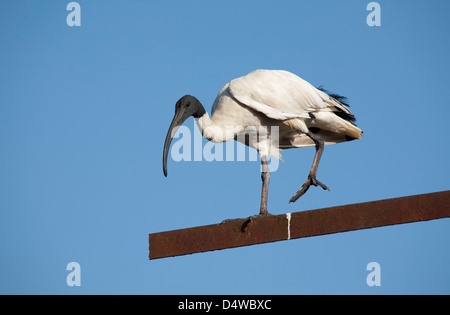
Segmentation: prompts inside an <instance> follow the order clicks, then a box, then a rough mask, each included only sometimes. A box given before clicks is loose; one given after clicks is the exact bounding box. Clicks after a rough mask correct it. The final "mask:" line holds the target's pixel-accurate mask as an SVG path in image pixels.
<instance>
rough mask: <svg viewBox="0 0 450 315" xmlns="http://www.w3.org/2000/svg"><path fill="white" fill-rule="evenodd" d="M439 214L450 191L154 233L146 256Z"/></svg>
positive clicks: (449, 205) (446, 210)
mask: <svg viewBox="0 0 450 315" xmlns="http://www.w3.org/2000/svg"><path fill="white" fill-rule="evenodd" d="M442 218H450V191H443V192H437V193H431V194H424V195H415V196H409V197H401V198H394V199H387V200H378V201H372V202H364V203H357V204H352V205H346V206H338V207H332V208H324V209H318V210H309V211H302V212H296V213H290V214H289V213H288V214H281V215H274V216H269V217H262V218H257V219H255V220H253V222H250V221H248V220H247V219H242V220H237V221H232V222H229V223H223V224H213V225H207V226H200V227H194V228H188V229H182V230H175V231H167V232H161V233H153V234H150V235H149V249H150V254H149V258H150V259H157V258H164V257H173V256H180V255H186V254H193V253H200V252H206V251H212V250H219V249H225V248H233V247H240V246H248V245H255V244H262V243H269V242H276V241H282V240H288V239H296V238H302V237H310V236H317V235H325V234H332V233H339V232H347V231H354V230H361V229H369V228H375V227H381V226H388V225H394V224H403V223H411V222H419V221H428V220H434V219H442Z"/></svg>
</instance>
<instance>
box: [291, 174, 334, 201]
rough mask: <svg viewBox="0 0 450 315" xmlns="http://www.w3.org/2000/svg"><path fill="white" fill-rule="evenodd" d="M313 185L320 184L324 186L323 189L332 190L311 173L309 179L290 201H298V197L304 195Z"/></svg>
mask: <svg viewBox="0 0 450 315" xmlns="http://www.w3.org/2000/svg"><path fill="white" fill-rule="evenodd" d="M311 185H313V186H316V187H317V186H320V187H322V188H323V190H328V191H329V190H330V188H328V187H327V186H326V185H325V184H323V183H321V182H320V181H318V180H317V179H316V177H315V176H311V175H310V176H308V179H307V180H306V182H305V183H304V184H303V186H302V187H301V188H300V189H299V190H298V191H297V193H296V194H295V195H294V196H293V197H292V198H291V200H289V203H292V202H296V201H297V199H298V198H300V197H301V196H303V195H304V194H305V193H306V192H307V191H308V189H309V187H310V186H311Z"/></svg>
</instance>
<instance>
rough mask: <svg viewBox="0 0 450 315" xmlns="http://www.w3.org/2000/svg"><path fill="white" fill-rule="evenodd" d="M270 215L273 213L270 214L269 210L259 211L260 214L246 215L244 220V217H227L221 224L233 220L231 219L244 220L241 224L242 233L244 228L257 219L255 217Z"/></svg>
mask: <svg viewBox="0 0 450 315" xmlns="http://www.w3.org/2000/svg"><path fill="white" fill-rule="evenodd" d="M271 215H273V214H271V213H269V212H264V213H260V214H257V215H252V216H250V217H248V218H247V220H245V219H228V220H223V221H222V224H224V223H230V222H233V221H239V220H245V221H244V223H243V224H242V226H241V232H242V233H244V232H245V228H246V227H247V226H248V225H249V224H250V223H253V222H254V220H255V219H257V218H265V217H268V216H271Z"/></svg>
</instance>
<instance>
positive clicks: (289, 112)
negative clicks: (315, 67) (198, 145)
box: [163, 70, 362, 215]
mask: <svg viewBox="0 0 450 315" xmlns="http://www.w3.org/2000/svg"><path fill="white" fill-rule="evenodd" d="M211 115H212V116H211V117H210V116H209V115H208V113H207V112H206V111H205V109H204V107H203V106H202V104H201V103H200V101H199V100H198V99H197V98H195V97H193V96H190V95H186V96H183V97H182V98H180V99H179V100H178V102H177V103H176V106H175V116H174V118H173V120H172V123H171V125H170V128H169V131H168V133H167V136H166V141H165V144H164V153H163V171H164V175H165V176H167V154H168V151H169V147H170V143H171V141H172V138H173V136H174V134H175V132H176V130H177V129H178V127H179V126H181V124H182V123H183V122H184V121H185V120H186V119H187V118H189V117H190V116H193V117H194V118H195V120H196V122H197V126H198V127H199V129H200V131H201V133H202V135H203V136H204V137H205V138H206V139H208V140H210V141H214V142H225V141H229V140H231V139H235V140H237V141H241V142H243V143H244V144H246V145H248V146H250V147H253V148H255V149H256V150H258V153H259V155H260V158H261V165H262V168H261V172H262V176H261V178H262V182H263V185H262V186H263V187H262V193H261V206H260V214H259V215H268V214H269V213H268V211H267V197H268V188H269V178H270V173H269V169H268V158H269V155H271V156H274V157H276V158H281V154H280V150H282V149H289V148H302V147H310V146H315V147H316V154H315V156H314V160H313V164H312V167H311V170H310V172H309V175H308V178H307V180H306V181H305V183H304V184H303V185H302V187H301V188H300V189H299V190H298V191H297V193H295V195H294V196H293V197H292V198H291V199H290V202H295V201H296V200H297V199H298V198H299V197H300V196H302V195H303V194H304V193H305V192H306V191H307V190H308V189H309V187H310V186H311V185H313V186H320V187H322V188H323V189H325V190H329V188H328V187H327V186H326V185H325V184H323V183H321V182H320V181H318V180H317V179H316V174H317V168H318V166H319V162H320V158H321V155H322V152H323V150H324V146H325V145H328V144H334V143H339V142H344V141H351V140H355V139H361V137H362V131H361V129H359V128H358V127H357V126H356V125H355V123H354V122H355V117H354V115H353V114H352V112H351V111H350V110H349V108H348V104H347V103H346V102H345V98H344V97H342V96H339V95H337V94H327V93H326V91H325V90H323V89H321V88H315V87H314V86H312V85H311V84H310V83H308V82H307V81H305V80H303V79H301V78H300V77H298V76H297V75H295V74H292V73H290V72H288V71H283V70H256V71H253V72H252V73H250V74H248V75H246V76H243V77H240V78H237V79H235V80H232V81H231V82H229V83H227V84H226V85H225V86H224V87H223V88H222V90H221V91H220V92H219V94H218V95H217V98H216V100H215V101H214V104H213V106H212V110H211ZM261 127H266V128H261ZM273 127H277V128H276V129H274V128H273ZM249 130H251V132H249ZM262 130H263V131H262ZM272 130H277V133H276V134H275V133H274V132H272ZM262 132H264V133H265V134H264V135H262V134H261V133H262ZM242 133H246V134H247V137H240V135H241V134H242ZM249 134H250V135H249ZM275 136H276V137H277V139H274V137H275ZM243 139H245V140H243ZM274 140H276V141H274Z"/></svg>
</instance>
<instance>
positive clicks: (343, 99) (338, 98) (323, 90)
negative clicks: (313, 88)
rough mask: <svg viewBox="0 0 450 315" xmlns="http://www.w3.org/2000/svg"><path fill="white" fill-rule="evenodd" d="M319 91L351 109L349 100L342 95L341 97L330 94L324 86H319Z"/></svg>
mask: <svg viewBox="0 0 450 315" xmlns="http://www.w3.org/2000/svg"><path fill="white" fill-rule="evenodd" d="M317 89H318V90H320V91H322V92H324V93H326V94H328V95H329V96H331V97H332V98H334V99H335V100H336V101H338V102H339V103H341V104H343V105H345V106H347V107H350V105H349V104H348V99H347V98H346V97H345V96H342V95H339V94H334V93H330V92H329V91H327V90H325V89H324V88H323V86H322V85H321V86H319V87H318V88H317Z"/></svg>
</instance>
